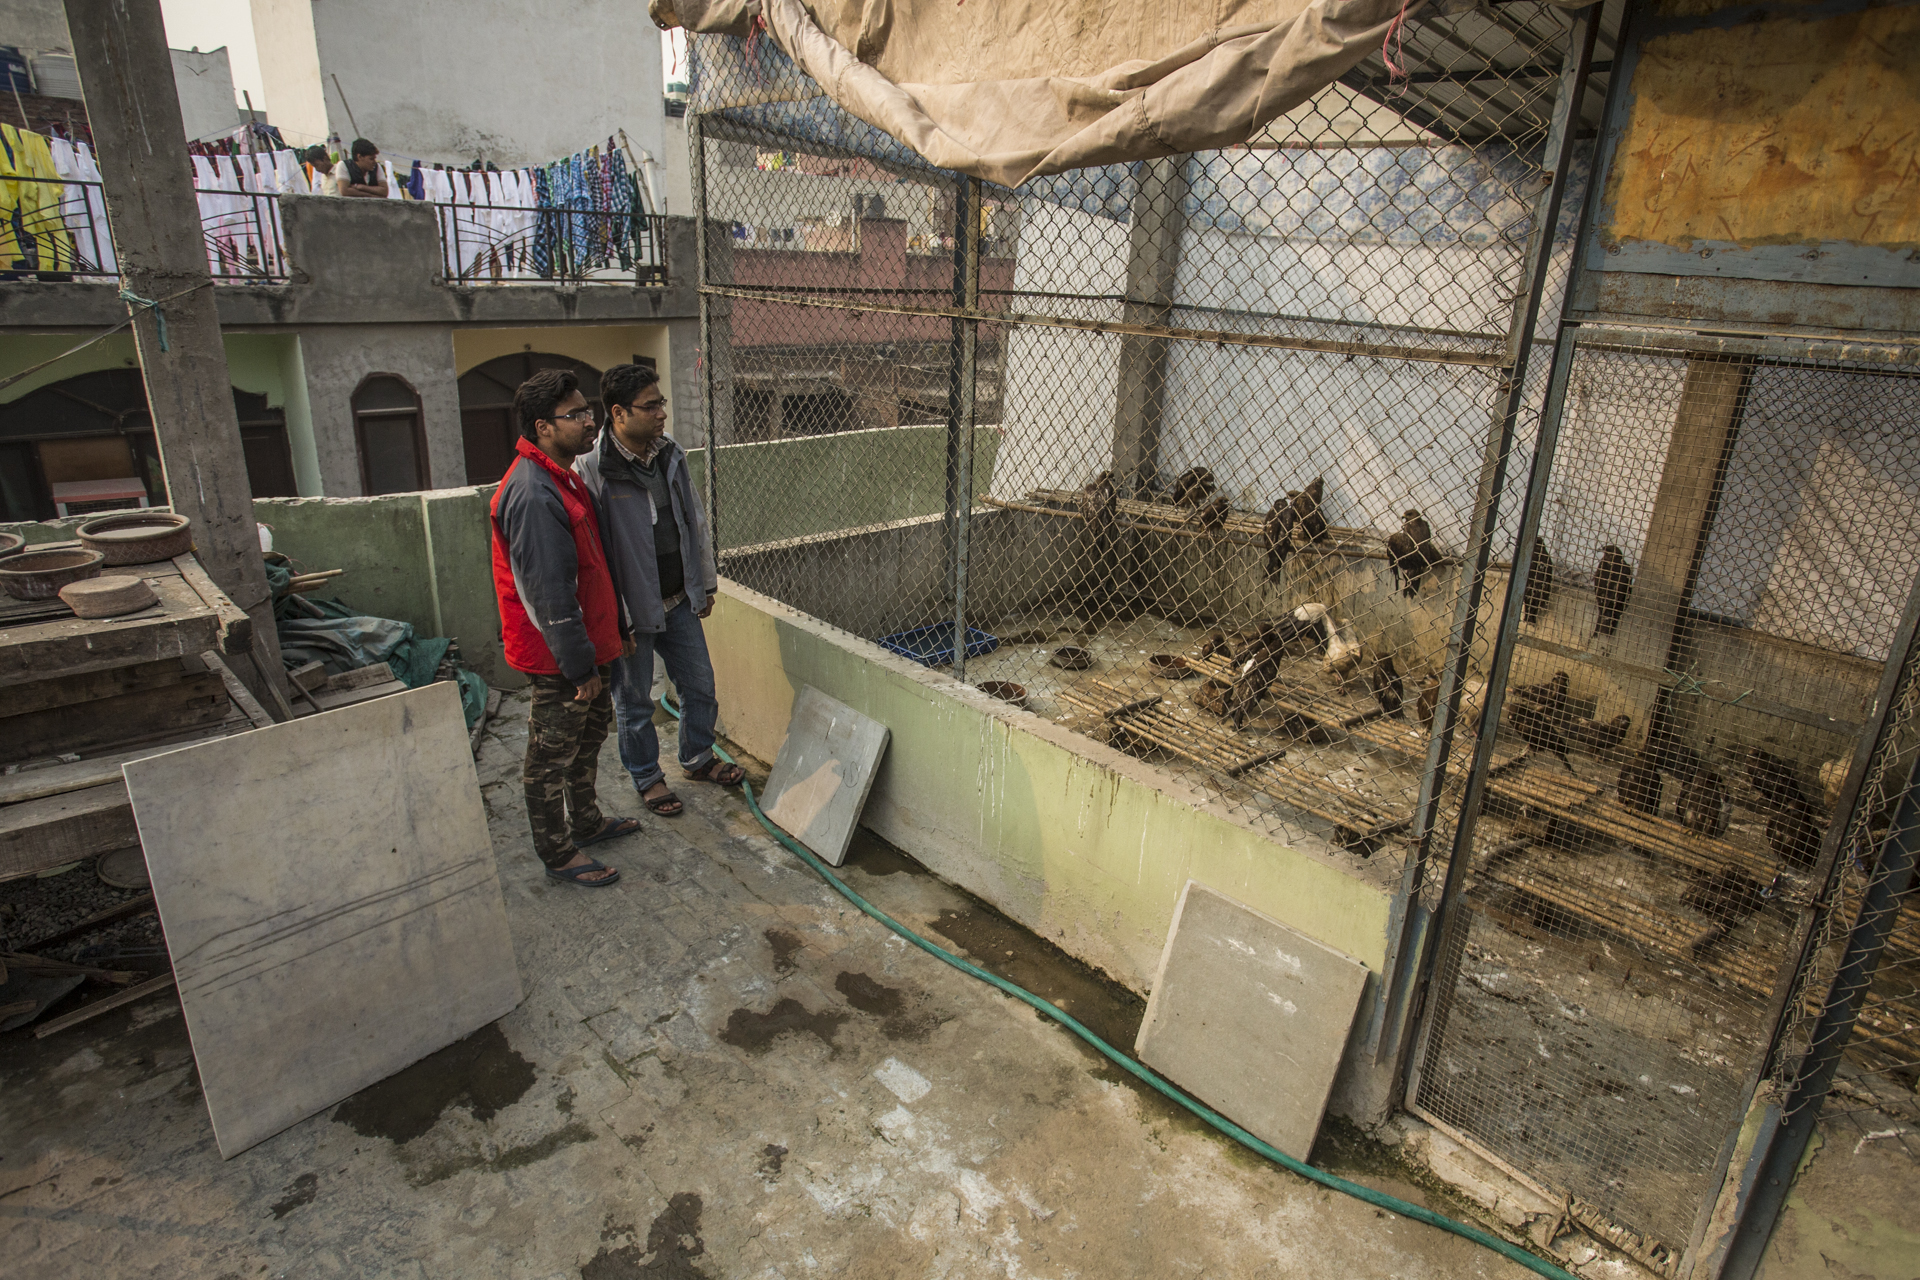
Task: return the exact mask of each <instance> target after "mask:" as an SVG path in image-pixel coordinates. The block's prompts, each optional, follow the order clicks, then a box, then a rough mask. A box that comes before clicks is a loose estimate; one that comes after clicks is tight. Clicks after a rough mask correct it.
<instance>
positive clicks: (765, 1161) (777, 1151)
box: [760, 1142, 787, 1182]
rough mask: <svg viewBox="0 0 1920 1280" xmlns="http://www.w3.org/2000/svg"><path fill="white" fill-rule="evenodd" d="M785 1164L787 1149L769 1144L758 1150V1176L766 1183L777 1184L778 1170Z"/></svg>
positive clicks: (772, 1143) (773, 1143) (775, 1144)
mask: <svg viewBox="0 0 1920 1280" xmlns="http://www.w3.org/2000/svg"><path fill="white" fill-rule="evenodd" d="M786 1162H787V1149H786V1148H785V1147H783V1146H781V1145H780V1144H778V1143H775V1142H769V1143H768V1144H767V1145H766V1146H764V1147H762V1148H760V1176H761V1177H763V1178H765V1179H766V1180H767V1181H768V1182H777V1181H778V1180H779V1178H780V1169H781V1167H782V1166H783V1165H785V1164H786Z"/></svg>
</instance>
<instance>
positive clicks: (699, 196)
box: [687, 115, 731, 573]
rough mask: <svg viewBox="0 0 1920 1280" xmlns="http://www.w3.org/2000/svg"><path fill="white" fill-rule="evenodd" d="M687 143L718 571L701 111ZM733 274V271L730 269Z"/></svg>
mask: <svg viewBox="0 0 1920 1280" xmlns="http://www.w3.org/2000/svg"><path fill="white" fill-rule="evenodd" d="M687 145H688V147H689V148H690V149H691V151H692V153H693V154H692V155H691V157H689V158H690V160H691V163H690V164H689V165H688V175H689V177H690V178H691V179H692V181H691V184H690V185H691V186H692V187H693V261H694V273H695V284H696V286H697V287H698V288H699V290H700V367H701V370H702V372H703V373H704V375H705V376H704V377H702V378H701V380H700V392H701V394H702V395H703V396H705V397H706V404H705V405H704V406H702V408H703V409H704V413H703V415H702V416H703V418H704V420H705V427H706V435H707V484H706V489H707V540H708V542H709V544H710V546H709V551H710V553H711V554H712V556H713V564H714V571H715V572H716V573H717V572H719V567H720V480H719V474H720V466H719V461H720V449H719V439H720V432H719V424H720V417H719V411H718V405H717V400H718V398H719V397H718V394H717V390H718V389H717V388H716V386H715V383H714V358H713V333H714V323H713V320H714V316H713V309H714V307H715V306H719V305H729V304H722V303H720V302H718V301H717V300H716V299H714V298H713V297H711V296H710V295H709V294H708V293H707V292H706V286H707V285H709V284H711V283H712V280H711V279H710V278H709V276H708V255H707V236H708V234H709V227H708V220H707V146H706V129H705V126H704V125H703V123H702V121H701V117H700V116H698V115H691V116H688V117H687ZM729 274H731V273H729Z"/></svg>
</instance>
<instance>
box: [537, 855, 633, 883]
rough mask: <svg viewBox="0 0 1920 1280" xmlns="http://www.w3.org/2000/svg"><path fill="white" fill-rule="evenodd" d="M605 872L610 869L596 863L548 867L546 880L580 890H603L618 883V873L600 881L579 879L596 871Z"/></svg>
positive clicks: (603, 864) (600, 863)
mask: <svg viewBox="0 0 1920 1280" xmlns="http://www.w3.org/2000/svg"><path fill="white" fill-rule="evenodd" d="M607 870H610V868H609V867H607V865H606V864H605V863H602V862H597V861H596V862H589V863H587V865H586V866H584V867H564V868H562V867H548V868H547V879H549V880H564V881H566V882H567V883H568V884H577V885H579V886H580V887H581V888H582V889H604V888H606V887H607V886H608V885H610V884H618V883H619V881H620V873H619V872H618V871H615V872H614V873H613V874H612V875H610V876H607V877H606V878H605V879H602V880H582V879H581V878H580V877H581V876H586V875H592V874H593V873H594V872H596V871H607Z"/></svg>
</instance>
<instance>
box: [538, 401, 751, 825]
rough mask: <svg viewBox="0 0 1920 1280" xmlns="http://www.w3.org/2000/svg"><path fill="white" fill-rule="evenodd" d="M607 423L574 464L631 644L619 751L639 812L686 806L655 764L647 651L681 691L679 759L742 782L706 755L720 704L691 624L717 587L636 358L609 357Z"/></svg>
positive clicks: (703, 641)
mask: <svg viewBox="0 0 1920 1280" xmlns="http://www.w3.org/2000/svg"><path fill="white" fill-rule="evenodd" d="M600 395H601V398H602V399H603V400H604V401H605V402H606V406H607V427H608V430H607V431H606V432H605V434H604V435H603V436H602V437H601V440H600V447H599V449H597V450H595V451H594V452H592V453H587V454H583V455H581V456H580V458H578V459H577V460H576V461H575V462H574V464H573V466H574V470H575V471H577V472H579V474H580V478H581V479H582V480H584V481H585V482H586V485H587V490H588V492H590V493H591V494H592V495H593V500H594V505H595V506H596V507H597V508H598V510H599V514H600V529H601V533H602V535H603V536H604V538H605V540H606V548H607V563H608V567H609V568H610V569H611V570H612V573H613V585H614V590H615V592H616V593H617V594H618V595H619V597H620V603H621V605H622V607H623V609H624V611H625V616H626V619H627V621H628V623H629V624H630V625H631V626H632V628H633V634H634V640H635V645H634V648H633V652H631V653H630V654H628V655H627V656H625V657H623V658H621V659H619V660H618V661H616V662H615V663H614V664H613V705H614V709H615V711H616V712H617V713H618V714H619V718H620V760H621V763H623V764H625V765H626V766H627V772H628V773H630V774H632V775H633V785H634V786H635V787H637V788H638V789H639V791H640V799H641V801H642V802H643V803H644V804H645V805H646V806H647V808H648V810H650V811H651V812H653V813H655V814H658V815H660V816H661V817H665V818H670V817H673V816H675V815H677V814H679V813H681V812H682V811H683V806H682V805H681V803H680V798H679V797H678V796H676V795H675V794H674V793H673V789H672V788H671V787H669V786H668V785H667V779H666V775H665V773H664V772H663V771H662V770H661V768H660V738H659V734H658V733H657V732H656V731H655V730H654V727H653V655H654V654H656V653H657V654H659V655H660V659H661V661H662V662H663V663H664V664H665V666H666V668H667V675H668V677H669V678H670V679H671V680H672V681H673V684H674V687H675V688H676V689H678V690H679V691H680V703H681V717H682V718H681V721H680V768H681V769H682V771H684V773H685V775H686V777H688V778H689V779H692V780H694V781H697V782H713V783H718V784H719V785H721V786H723V787H734V786H738V785H740V781H741V779H742V778H743V777H745V776H746V775H745V773H744V772H743V771H742V770H741V768H740V766H738V765H734V764H728V763H726V762H725V761H723V760H721V759H720V758H719V757H717V756H715V755H714V753H713V739H714V728H715V724H716V722H717V721H718V719H719V714H720V703H719V700H718V697H717V696H716V693H715V689H714V679H713V662H712V659H711V658H710V657H709V656H708V654H707V636H706V631H705V630H704V629H703V628H702V627H701V625H700V622H701V620H702V619H704V618H705V617H707V615H708V614H710V613H712V612H713V593H714V589H715V587H716V586H717V585H718V577H717V574H716V572H715V569H714V563H713V550H712V543H711V540H710V539H709V538H708V536H707V517H706V513H705V512H704V511H703V510H702V509H701V507H700V500H699V499H698V498H696V497H695V496H694V493H693V482H692V481H691V480H690V479H689V478H688V475H687V455H686V452H685V451H684V450H682V449H681V448H680V446H679V445H678V444H677V443H675V442H674V441H673V440H672V439H671V438H669V437H668V436H667V434H666V430H667V401H666V397H665V396H663V395H662V394H661V392H660V379H659V375H657V374H655V373H654V371H653V370H652V369H650V368H648V367H647V366H645V365H639V364H623V365H616V366H614V367H613V368H611V369H609V370H607V371H606V373H605V374H603V375H601V378H600Z"/></svg>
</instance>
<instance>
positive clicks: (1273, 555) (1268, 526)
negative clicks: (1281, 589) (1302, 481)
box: [1260, 493, 1299, 582]
mask: <svg viewBox="0 0 1920 1280" xmlns="http://www.w3.org/2000/svg"><path fill="white" fill-rule="evenodd" d="M1294 497H1295V495H1294V494H1292V493H1289V494H1288V495H1287V496H1286V497H1285V498H1282V499H1280V500H1279V501H1278V502H1275V503H1274V504H1273V509H1272V510H1270V511H1268V512H1267V519H1266V522H1265V523H1264V524H1262V525H1261V526H1260V536H1261V537H1262V538H1263V539H1264V540H1265V541H1266V544H1267V581H1268V582H1278V581H1280V567H1281V566H1282V565H1284V564H1286V562H1287V553H1288V552H1289V551H1291V550H1293V525H1294V521H1296V520H1297V519H1299V517H1298V516H1297V515H1295V514H1294V510H1293V498H1294Z"/></svg>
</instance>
